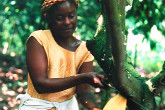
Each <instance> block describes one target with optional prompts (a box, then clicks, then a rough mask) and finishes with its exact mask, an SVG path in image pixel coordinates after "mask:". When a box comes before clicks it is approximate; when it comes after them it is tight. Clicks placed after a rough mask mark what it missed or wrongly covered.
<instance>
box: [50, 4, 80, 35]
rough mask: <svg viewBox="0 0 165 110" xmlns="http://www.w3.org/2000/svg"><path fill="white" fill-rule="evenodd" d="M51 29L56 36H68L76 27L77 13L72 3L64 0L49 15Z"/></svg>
mask: <svg viewBox="0 0 165 110" xmlns="http://www.w3.org/2000/svg"><path fill="white" fill-rule="evenodd" d="M51 17H52V18H51V23H52V24H51V25H52V31H53V32H54V34H55V36H58V37H63V38H66V37H70V36H72V34H73V32H74V31H75V29H76V25H77V13H76V7H75V5H74V4H73V3H71V2H69V1H66V2H63V3H62V4H60V5H59V6H58V7H57V8H54V11H53V13H52V15H51Z"/></svg>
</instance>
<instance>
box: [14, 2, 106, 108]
mask: <svg viewBox="0 0 165 110" xmlns="http://www.w3.org/2000/svg"><path fill="white" fill-rule="evenodd" d="M77 5H78V1H75V0H68V1H67V0H45V1H44V3H43V11H44V15H45V17H46V19H47V22H48V26H49V28H50V30H38V31H35V32H33V33H32V34H31V35H30V37H29V38H28V40H27V44H26V45H27V53H26V61H27V68H28V72H29V74H28V90H27V94H25V95H19V96H18V97H17V98H20V99H21V104H20V107H19V109H20V110H36V109H37V110H78V104H77V101H76V99H75V93H77V97H78V99H79V100H80V101H81V102H82V104H83V105H84V106H86V107H87V108H88V109H89V110H100V109H98V108H97V107H96V103H95V102H94V101H95V100H94V99H93V96H92V95H91V93H90V86H89V84H90V85H92V86H94V87H103V85H102V83H101V81H100V80H101V79H104V76H103V75H100V74H98V73H96V72H91V71H92V60H93V56H92V55H91V53H90V52H89V51H88V50H87V48H86V43H85V42H84V41H80V40H78V39H76V38H75V37H73V32H74V31H75V29H76V24H77V14H76V9H77Z"/></svg>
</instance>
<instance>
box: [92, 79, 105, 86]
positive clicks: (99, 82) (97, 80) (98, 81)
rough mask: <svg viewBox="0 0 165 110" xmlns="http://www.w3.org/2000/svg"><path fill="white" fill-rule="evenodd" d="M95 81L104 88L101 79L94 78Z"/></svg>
mask: <svg viewBox="0 0 165 110" xmlns="http://www.w3.org/2000/svg"><path fill="white" fill-rule="evenodd" d="M93 81H94V83H95V84H98V85H99V86H101V87H103V84H102V83H101V81H100V79H99V78H97V77H94V78H93Z"/></svg>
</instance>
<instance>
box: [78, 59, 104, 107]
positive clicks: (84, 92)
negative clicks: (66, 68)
mask: <svg viewBox="0 0 165 110" xmlns="http://www.w3.org/2000/svg"><path fill="white" fill-rule="evenodd" d="M92 66H93V62H92V61H91V62H86V63H83V65H82V66H81V67H80V70H79V74H81V73H87V72H90V71H92ZM76 93H77V97H78V99H79V100H80V102H81V103H82V104H83V105H84V106H85V107H87V108H88V109H89V110H101V109H98V108H97V107H98V106H97V103H96V99H95V97H94V95H93V94H92V93H91V86H90V85H89V84H81V85H79V86H77V88H76Z"/></svg>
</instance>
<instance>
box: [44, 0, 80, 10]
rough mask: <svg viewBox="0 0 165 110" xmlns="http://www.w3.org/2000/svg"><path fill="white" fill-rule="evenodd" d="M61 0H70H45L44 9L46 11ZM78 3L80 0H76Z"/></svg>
mask: <svg viewBox="0 0 165 110" xmlns="http://www.w3.org/2000/svg"><path fill="white" fill-rule="evenodd" d="M57 1H58V2H59V1H69V0H45V1H44V3H43V4H42V10H43V11H46V10H47V9H48V8H50V7H51V6H52V5H53V4H55V3H56V2H57ZM75 2H76V4H78V0H75Z"/></svg>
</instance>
